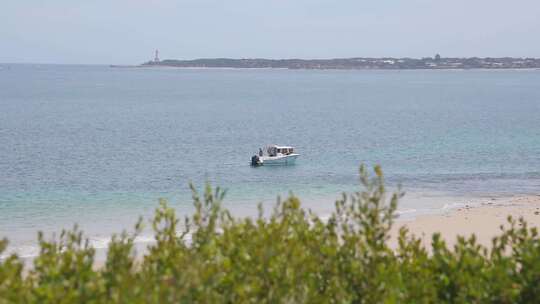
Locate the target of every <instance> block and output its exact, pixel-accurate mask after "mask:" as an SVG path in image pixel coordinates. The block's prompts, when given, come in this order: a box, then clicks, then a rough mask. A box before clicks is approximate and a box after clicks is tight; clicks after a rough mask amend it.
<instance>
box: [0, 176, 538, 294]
mask: <svg viewBox="0 0 540 304" xmlns="http://www.w3.org/2000/svg"><path fill="white" fill-rule="evenodd" d="M360 181H361V184H362V187H363V189H362V191H359V192H356V193H352V194H349V195H345V194H344V195H343V196H342V198H341V199H340V200H338V201H337V202H336V203H335V211H334V212H333V214H332V215H331V216H330V218H329V219H328V220H322V219H321V218H319V217H318V216H317V215H315V214H313V213H312V212H310V211H308V210H305V209H303V208H302V207H301V205H300V200H299V199H298V198H297V197H295V196H292V195H291V196H290V197H289V198H287V199H286V200H284V201H280V200H278V202H277V204H276V206H275V208H274V210H273V211H272V212H271V214H270V215H268V216H263V214H264V212H263V210H262V207H259V208H260V215H259V216H258V217H253V218H237V217H234V216H232V215H231V214H230V213H229V212H228V211H227V210H225V209H223V208H222V207H221V202H222V200H223V198H224V195H225V192H224V191H222V190H221V189H219V188H217V189H212V188H211V187H210V186H208V185H207V186H206V188H205V190H204V191H203V194H202V196H201V195H199V194H198V192H197V191H196V190H195V189H194V188H192V189H193V202H194V206H195V210H196V211H195V213H194V214H193V215H192V216H191V217H187V218H185V219H184V220H183V221H180V219H178V218H177V216H176V214H175V212H174V210H173V209H172V208H170V207H169V206H168V204H167V202H165V201H161V202H160V206H159V207H158V208H157V210H156V213H155V216H154V219H153V221H152V229H153V231H154V235H155V242H154V243H152V245H150V246H148V249H147V250H146V251H145V252H144V254H143V255H142V256H139V257H137V256H136V254H135V249H134V242H135V238H136V237H137V235H138V234H139V233H140V231H141V229H142V228H141V220H139V222H138V223H137V225H136V227H135V232H134V233H132V234H128V233H122V234H121V235H118V236H114V237H113V238H112V241H111V243H110V244H109V249H108V252H107V258H106V261H105V262H104V264H103V265H101V266H95V250H94V249H93V248H91V246H89V244H88V241H87V240H86V239H85V238H83V235H82V233H81V232H80V231H79V230H78V229H77V228H76V227H75V228H74V229H73V230H72V231H64V232H62V233H61V235H60V237H59V238H58V239H54V238H53V239H52V240H48V241H47V240H45V238H44V237H43V235H42V234H39V237H38V239H39V245H40V248H41V249H40V253H39V256H38V257H36V258H35V259H34V261H33V267H30V269H26V270H25V269H24V266H23V262H22V261H21V260H20V259H19V258H18V257H17V256H15V255H13V256H11V257H9V258H7V259H4V260H3V261H1V262H0V303H19V302H20V303H192V302H197V303H222V302H228V303H516V302H520V303H538V302H540V242H539V238H538V233H537V231H536V229H535V228H529V227H528V226H527V224H526V223H525V222H524V221H523V220H519V221H516V220H514V219H511V218H509V225H508V227H506V228H501V233H500V235H499V236H498V237H496V238H494V240H493V244H492V246H490V247H489V248H486V247H484V246H482V245H480V244H478V243H477V242H476V238H475V237H474V235H473V236H470V237H460V238H459V239H458V242H457V243H456V245H455V246H453V247H452V248H449V247H448V246H447V245H446V243H445V242H444V241H443V240H442V238H441V236H440V235H437V234H436V235H433V238H432V244H431V247H430V248H425V247H424V246H423V245H422V243H421V241H420V239H419V238H417V237H415V236H414V235H411V234H410V233H409V232H408V231H407V230H406V229H402V230H401V231H400V234H399V238H398V245H397V248H390V247H389V245H388V241H389V238H390V229H391V227H392V224H393V221H394V218H395V211H396V208H397V204H398V200H399V198H400V197H401V193H399V192H398V193H395V194H392V195H390V196H389V197H387V191H386V189H385V187H384V180H383V174H382V172H381V170H380V168H379V167H376V168H375V170H374V176H372V177H371V176H369V174H368V172H367V171H366V169H365V167H361V169H360ZM6 247H7V241H6V240H4V241H0V253H1V252H3V251H5V249H6Z"/></svg>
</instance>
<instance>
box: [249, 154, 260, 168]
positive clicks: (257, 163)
mask: <svg viewBox="0 0 540 304" xmlns="http://www.w3.org/2000/svg"><path fill="white" fill-rule="evenodd" d="M251 165H252V166H253V167H257V166H260V165H262V161H261V159H260V157H259V156H258V155H253V156H252V157H251Z"/></svg>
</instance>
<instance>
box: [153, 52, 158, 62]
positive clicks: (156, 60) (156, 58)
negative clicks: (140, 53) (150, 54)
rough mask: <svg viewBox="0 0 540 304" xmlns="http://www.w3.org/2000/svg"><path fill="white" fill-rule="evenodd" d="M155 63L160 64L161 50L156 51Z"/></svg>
mask: <svg viewBox="0 0 540 304" xmlns="http://www.w3.org/2000/svg"><path fill="white" fill-rule="evenodd" d="M154 62H156V63H157V62H159V50H156V55H155V56H154Z"/></svg>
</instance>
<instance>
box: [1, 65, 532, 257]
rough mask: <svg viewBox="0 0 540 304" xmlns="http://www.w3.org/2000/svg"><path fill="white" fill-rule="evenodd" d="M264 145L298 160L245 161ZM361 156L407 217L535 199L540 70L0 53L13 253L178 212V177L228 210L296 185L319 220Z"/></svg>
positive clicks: (346, 188)
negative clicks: (480, 201)
mask: <svg viewBox="0 0 540 304" xmlns="http://www.w3.org/2000/svg"><path fill="white" fill-rule="evenodd" d="M268 144H281V145H292V146H294V147H295V148H296V151H297V152H298V153H300V154H301V156H300V157H299V158H298V161H297V163H296V164H295V165H294V166H283V167H265V166H262V167H257V168H254V167H251V166H250V158H251V156H252V155H254V154H256V153H257V152H258V150H259V148H263V147H264V146H266V145H268ZM361 164H365V165H366V166H367V167H368V168H372V167H373V166H374V165H381V166H382V168H383V171H384V173H385V180H386V183H387V184H388V187H389V189H398V187H401V189H402V190H403V191H404V192H405V193H406V194H405V197H404V198H403V200H402V203H401V204H400V205H399V212H398V213H400V212H401V213H402V214H408V215H413V216H414V215H418V214H424V213H435V212H440V211H441V210H446V209H448V208H452V207H453V206H454V207H455V206H460V204H464V203H467V202H468V201H469V200H470V199H471V198H486V199H495V198H497V197H503V196H512V195H524V194H533V195H538V194H539V192H540V70H395V71H390V70H287V69H177V68H114V67H109V66H98V65H46V64H0V238H2V237H6V238H8V239H9V240H10V247H9V250H8V253H9V252H15V253H17V254H19V255H20V256H22V257H32V256H35V254H37V252H38V248H37V246H36V243H37V232H38V231H43V232H44V233H45V235H46V237H52V236H53V235H58V233H59V232H60V231H61V230H62V229H70V228H72V227H73V226H74V225H75V224H77V225H78V227H80V228H81V229H82V230H83V231H84V232H85V235H86V236H87V237H88V238H89V239H90V240H91V242H92V244H94V245H95V246H96V247H98V248H106V244H107V242H108V240H109V238H110V236H111V235H112V234H113V233H120V232H122V231H123V230H127V231H131V230H133V226H134V224H135V223H136V221H137V219H138V218H139V217H142V218H143V221H144V222H145V223H148V222H149V220H150V219H151V217H152V214H153V212H154V210H155V209H156V208H157V206H158V200H159V199H160V198H164V199H167V200H168V201H169V204H170V206H171V207H173V208H175V209H176V210H177V213H178V215H179V216H180V217H183V216H188V215H189V214H191V213H192V212H193V205H192V199H191V196H192V193H191V190H190V188H189V184H190V183H192V184H193V185H194V186H195V187H196V188H197V189H203V188H204V185H205V183H210V184H211V185H212V186H220V187H222V188H224V189H226V190H227V194H226V197H225V201H224V202H223V205H224V207H225V208H228V209H229V210H230V211H231V212H232V213H233V214H235V215H236V216H254V215H256V214H257V212H258V211H257V206H258V205H259V204H262V206H263V208H264V209H265V210H271V209H272V208H273V206H274V205H275V202H276V200H277V199H278V197H281V198H285V197H287V196H288V195H296V196H298V197H300V199H301V200H302V202H303V204H304V206H305V207H306V208H310V209H312V210H314V212H316V213H319V214H320V215H321V216H322V217H324V216H327V215H328V214H330V213H331V212H332V210H333V208H334V201H335V200H336V199H338V198H339V197H340V196H341V194H342V193H343V192H354V191H359V190H361V189H362V187H361V186H360V185H359V183H358V169H359V166H360V165H361ZM389 191H391V190H389ZM453 204H454V205H453ZM147 226H148V225H147ZM151 239H152V234H151V232H150V231H144V232H143V233H142V235H141V236H140V237H139V239H138V240H140V242H142V243H144V242H150V241H151ZM6 254H7V253H4V256H5V255H6Z"/></svg>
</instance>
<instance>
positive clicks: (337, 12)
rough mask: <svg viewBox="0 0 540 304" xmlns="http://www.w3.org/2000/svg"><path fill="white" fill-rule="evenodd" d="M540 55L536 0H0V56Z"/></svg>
mask: <svg viewBox="0 0 540 304" xmlns="http://www.w3.org/2000/svg"><path fill="white" fill-rule="evenodd" d="M155 49H159V51H160V57H161V59H194V58H216V57H220V58H221V57H230V58H341V57H385V56H388V57H428V56H434V55H435V54H436V53H440V54H441V55H442V56H443V57H471V56H478V57H499V56H511V57H540V1H538V0H515V1H509V0H90V1H89V0H86V1H85V0H2V4H1V6H0V62H4V63H11V62H26V63H70V64H71V63H73V64H79V63H80V64H138V63H142V62H145V61H148V60H150V59H152V58H153V55H154V50H155Z"/></svg>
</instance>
